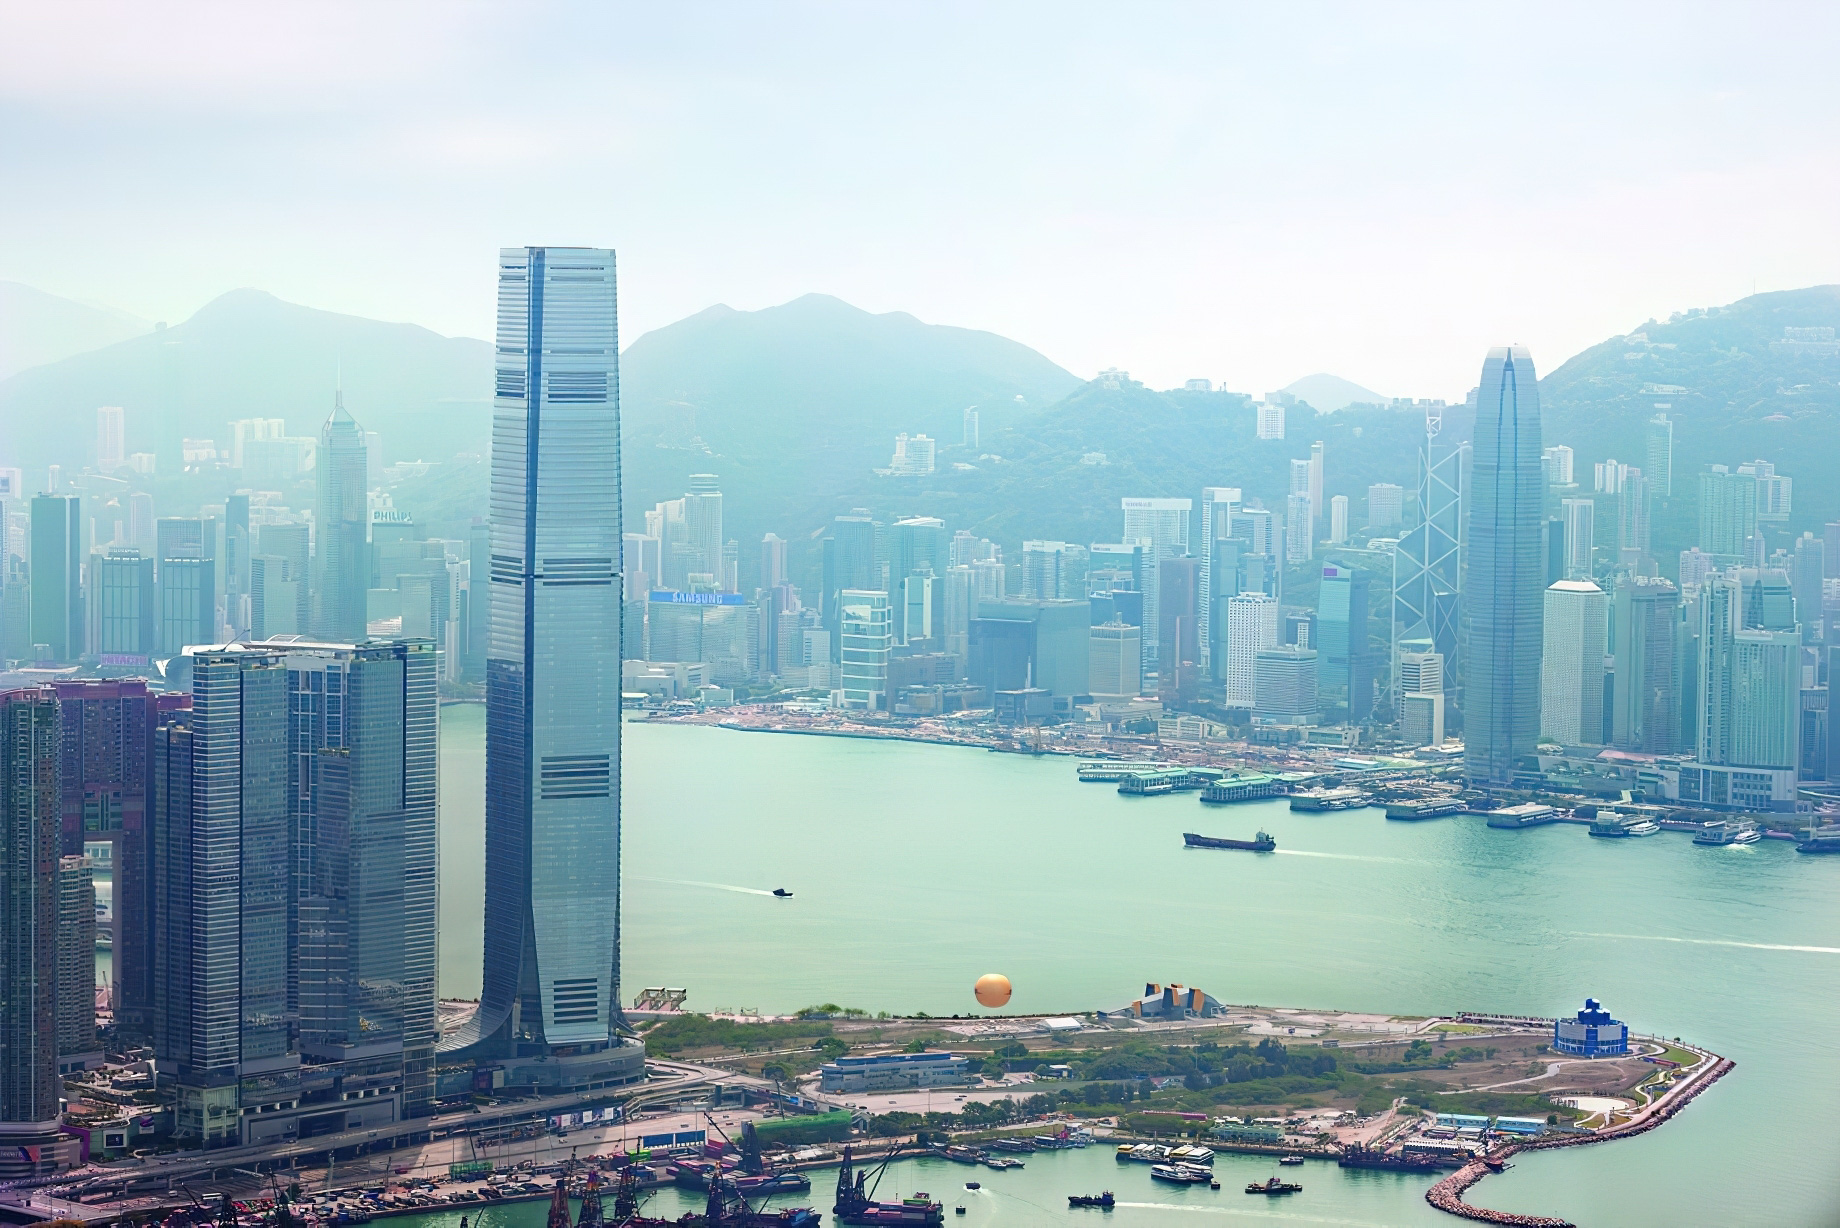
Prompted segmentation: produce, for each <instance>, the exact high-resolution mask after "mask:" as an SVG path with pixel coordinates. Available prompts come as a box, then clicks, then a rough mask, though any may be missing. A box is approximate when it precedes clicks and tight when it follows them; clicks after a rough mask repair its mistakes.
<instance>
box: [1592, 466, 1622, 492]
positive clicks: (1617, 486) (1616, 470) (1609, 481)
mask: <svg viewBox="0 0 1840 1228" xmlns="http://www.w3.org/2000/svg"><path fill="white" fill-rule="evenodd" d="M1628 472H1629V466H1628V465H1625V464H1624V463H1623V462H1621V461H1619V460H1617V459H1616V458H1615V457H1611V458H1610V459H1609V460H1602V461H1598V462H1597V464H1596V465H1595V466H1594V468H1593V481H1594V483H1595V485H1594V486H1593V487H1592V489H1594V490H1595V491H1596V492H1597V493H1598V494H1600V495H1614V494H1620V493H1622V489H1623V478H1624V476H1625V475H1626V474H1628Z"/></svg>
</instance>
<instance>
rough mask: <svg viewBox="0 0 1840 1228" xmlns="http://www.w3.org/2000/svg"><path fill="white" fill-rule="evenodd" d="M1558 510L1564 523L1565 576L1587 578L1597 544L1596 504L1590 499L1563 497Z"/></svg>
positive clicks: (1571, 578)
mask: <svg viewBox="0 0 1840 1228" xmlns="http://www.w3.org/2000/svg"><path fill="white" fill-rule="evenodd" d="M1560 510H1561V513H1562V517H1561V518H1562V520H1563V522H1564V525H1565V577H1566V579H1568V580H1589V579H1590V578H1591V561H1592V552H1593V551H1594V550H1595V549H1596V545H1597V542H1596V532H1597V528H1596V517H1597V505H1596V503H1594V502H1593V501H1592V500H1590V499H1565V500H1563V501H1562V502H1561V503H1560Z"/></svg>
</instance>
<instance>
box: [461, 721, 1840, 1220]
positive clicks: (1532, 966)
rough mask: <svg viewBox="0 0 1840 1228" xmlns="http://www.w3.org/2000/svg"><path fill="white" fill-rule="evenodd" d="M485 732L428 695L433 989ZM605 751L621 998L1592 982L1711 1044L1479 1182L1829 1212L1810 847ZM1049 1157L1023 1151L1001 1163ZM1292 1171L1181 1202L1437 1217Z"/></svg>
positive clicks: (1022, 995)
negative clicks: (1659, 1084) (1627, 1123)
mask: <svg viewBox="0 0 1840 1228" xmlns="http://www.w3.org/2000/svg"><path fill="white" fill-rule="evenodd" d="M483 725H484V722H483V715H482V712H481V710H480V709H479V708H477V707H475V706H454V707H449V708H448V709H446V710H445V712H444V716H443V723H442V727H443V745H442V781H443V795H442V808H443V809H442V819H443V831H442V858H443V860H442V891H443V897H442V922H443V934H442V958H443V967H442V987H443V992H444V993H447V994H451V995H456V996H473V995H474V994H476V993H477V991H478V981H479V941H480V936H479V935H480V929H479V925H480V921H479V919H480V915H481V912H480V910H481V906H482V905H481V901H482V898H483V876H482V861H483V801H482V794H483V790H482V787H481V786H482V783H483V769H482V767H481V764H480V761H481V758H482V756H483ZM623 775H624V792H623V798H624V810H623V825H624V826H623V840H624V849H623V854H622V860H623V884H624V905H623V945H624V966H623V970H622V983H623V986H624V987H625V991H626V996H627V997H628V998H630V997H631V995H632V993H634V992H636V991H637V990H638V988H640V987H641V986H644V985H662V984H669V985H674V986H678V985H680V986H684V987H686V988H687V989H688V990H689V991H690V1001H689V1005H690V1006H691V1007H692V1008H693V1009H702V1010H711V1009H717V1008H752V1009H758V1010H761V1011H765V1012H774V1011H789V1010H793V1009H796V1008H797V1007H800V1006H803V1005H806V1004H808V1003H816V1002H836V1003H839V1004H841V1005H845V1006H858V1007H862V1008H864V1009H867V1010H870V1011H875V1010H890V1011H898V1012H912V1011H922V1010H924V1011H927V1012H929V1013H932V1014H935V1015H950V1014H952V1013H954V1012H964V1013H969V1012H971V1011H973V1010H975V1009H976V1008H975V1004H974V1003H973V1001H972V998H971V984H972V982H973V981H974V980H975V979H976V977H977V976H978V975H979V974H980V973H983V972H991V971H996V972H1002V973H1005V974H1006V975H1008V976H1009V977H1010V979H1011V980H1012V982H1013V983H1014V984H1015V987H1016V992H1015V997H1014V999H1013V1000H1012V1003H1011V1007H1012V1009H1015V1010H1019V1011H1031V1012H1033V1011H1086V1010H1092V1009H1094V1008H1103V1007H1111V1006H1116V1005H1118V1004H1120V1003H1122V1002H1123V1001H1125V1000H1126V999H1127V998H1129V997H1130V996H1131V995H1132V993H1133V992H1135V991H1137V990H1139V989H1141V987H1142V983H1143V982H1144V981H1146V980H1155V981H1182V982H1184V983H1188V984H1193V985H1197V986H1200V987H1201V988H1203V989H1205V990H1207V991H1208V992H1209V993H1212V994H1214V995H1215V996H1216V997H1219V998H1221V999H1223V1000H1226V1001H1229V1002H1244V1003H1260V1004H1275V1005H1287V1006H1302V1007H1315V1008H1335V1009H1341V1010H1360V1011H1386V1012H1395V1013H1415V1014H1429V1013H1437V1012H1445V1011H1451V1010H1457V1009H1472V1010H1490V1011H1502V1012H1515V1013H1521V1012H1524V1013H1532V1014H1543V1015H1552V1014H1558V1013H1562V1012H1570V1011H1572V1010H1576V1009H1577V1008H1578V1005H1579V1004H1580V1003H1581V1002H1582V1001H1583V999H1584V998H1585V997H1586V996H1587V995H1590V996H1594V997H1598V998H1601V999H1603V1000H1604V1002H1605V1003H1606V1005H1607V1006H1608V1007H1609V1008H1610V1009H1611V1010H1612V1011H1613V1012H1614V1013H1615V1014H1617V1016H1618V1017H1620V1018H1623V1019H1626V1020H1628V1021H1629V1023H1630V1024H1631V1025H1632V1026H1633V1027H1634V1028H1636V1029H1637V1030H1639V1031H1652V1032H1658V1033H1662V1034H1665V1035H1669V1036H1674V1035H1678V1036H1681V1037H1684V1038H1686V1039H1688V1040H1692V1041H1697V1042H1701V1043H1704V1044H1706V1045H1709V1046H1711V1047H1712V1048H1714V1049H1716V1050H1717V1051H1719V1052H1721V1053H1724V1054H1727V1055H1729V1056H1730V1057H1732V1058H1734V1059H1735V1060H1736V1062H1737V1069H1736V1070H1735V1071H1734V1072H1733V1073H1732V1074H1731V1075H1730V1076H1728V1077H1727V1078H1725V1079H1724V1080H1723V1081H1721V1082H1720V1083H1719V1084H1718V1085H1717V1086H1716V1087H1715V1088H1713V1089H1712V1090H1711V1091H1710V1092H1708V1093H1707V1094H1706V1095H1704V1096H1702V1097H1700V1098H1699V1099H1698V1100H1697V1101H1696V1102H1695V1103H1694V1104H1693V1106H1692V1107H1691V1108H1689V1109H1688V1110H1687V1111H1686V1112H1685V1113H1683V1114H1681V1116H1680V1117H1679V1118H1677V1119H1676V1120H1674V1121H1673V1122H1670V1123H1669V1124H1668V1125H1666V1126H1665V1127H1663V1128H1662V1129H1659V1130H1655V1131H1652V1132H1650V1133H1648V1134H1645V1135H1643V1136H1641V1137H1639V1138H1635V1139H1631V1140H1626V1141H1621V1142H1617V1143H1613V1144H1609V1145H1606V1146H1602V1147H1587V1148H1574V1149H1568V1150H1567V1151H1565V1152H1564V1153H1553V1154H1548V1155H1533V1156H1526V1157H1523V1158H1522V1159H1521V1160H1520V1161H1519V1162H1518V1163H1517V1166H1516V1167H1515V1168H1514V1169H1513V1170H1512V1171H1510V1172H1508V1173H1506V1174H1504V1175H1502V1176H1495V1177H1490V1178H1488V1179H1487V1180H1486V1181H1485V1182H1484V1183H1483V1184H1482V1185H1481V1186H1479V1187H1478V1188H1477V1190H1476V1192H1475V1197H1476V1200H1477V1201H1478V1202H1480V1203H1482V1204H1484V1205H1493V1206H1500V1207H1504V1208H1508V1209H1512V1210H1516V1211H1526V1212H1538V1213H1542V1214H1547V1215H1560V1216H1564V1217H1566V1218H1569V1219H1571V1220H1573V1221H1575V1222H1577V1223H1580V1224H1585V1225H1640V1224H1714V1223H1733V1224H1737V1223H1747V1224H1748V1223H1780V1224H1809V1225H1814V1224H1833V1223H1840V1096H1837V1095H1836V1091H1840V1045H1836V1044H1835V1039H1836V1030H1837V1028H1840V1021H1837V1020H1836V1012H1835V1008H1836V1005H1840V858H1834V857H1826V858H1820V857H1806V856H1800V855H1798V854H1796V853H1795V851H1794V849H1793V848H1792V847H1791V846H1790V845H1788V844H1787V843H1786V842H1780V841H1764V842H1761V843H1759V844H1754V845H1749V846H1738V847H1724V848H1708V847H1704V846H1695V845H1694V844H1693V843H1692V841H1691V840H1690V839H1689V838H1688V837H1687V836H1686V835H1684V834H1677V833H1665V834H1663V835H1662V836H1661V837H1659V838H1656V839H1651V840H1628V841H1625V840H1593V839H1590V838H1589V837H1588V836H1587V835H1586V833H1585V830H1584V829H1583V828H1582V827H1576V826H1572V825H1569V824H1553V825H1548V826H1544V827H1536V828H1532V829H1529V830H1524V831H1497V830H1491V829H1489V828H1488V827H1487V826H1485V824H1484V823H1483V821H1482V820H1481V819H1478V818H1473V817H1464V816H1459V817H1455V818H1449V819H1439V820H1433V821H1427V822H1422V823H1389V822H1387V821H1385V820H1384V819H1383V818H1382V817H1381V812H1380V811H1379V810H1377V809H1368V810H1360V811H1347V812H1340V813H1330V814H1301V813H1292V812H1291V811H1290V810H1289V809H1288V808H1287V807H1286V805H1285V804H1284V803H1283V802H1281V801H1273V802H1253V803H1246V804H1242V805H1236V806H1225V807H1203V806H1202V805H1201V804H1200V803H1199V802H1198V801H1196V800H1195V798H1194V796H1193V795H1192V794H1179V795H1175V796H1170V797H1146V798H1127V797H1121V796H1119V795H1118V793H1117V792H1116V791H1115V789H1114V788H1113V787H1110V786H1106V785H1092V784H1085V785H1083V784H1080V783H1079V782H1078V781H1077V780H1076V779H1075V775H1074V764H1073V762H1072V761H1071V760H1068V759H1065V758H1059V757H1042V758H1030V757H1025V756H1016V755H1004V754H993V753H990V752H985V751H977V750H967V749H960V748H948V747H937V746H927V745H920V744H913V743H901V742H877V741H864V740H856V739H837V738H823V737H799V736H788V735H773V734H757V733H740V732H733V731H728V730H722V729H716V728H710V727H698V726H658V725H648V724H643V723H632V724H629V725H628V726H627V729H626V747H625V754H624V758H623ZM1261 828H1262V829H1264V830H1265V831H1268V832H1270V833H1272V835H1273V836H1275V837H1276V839H1277V842H1278V851H1277V852H1276V853H1271V854H1257V853H1245V852H1223V851H1212V850H1202V849H1184V848H1183V847H1182V839H1181V834H1182V833H1183V832H1184V831H1199V832H1203V833H1205V834H1210V835H1224V836H1250V835H1251V834H1252V833H1253V832H1255V831H1257V830H1259V829H1261ZM776 887H785V888H787V889H789V890H791V891H793V892H794V897H793V898H792V899H790V900H778V899H774V898H773V896H772V895H771V892H772V890H773V889H774V888H776ZM1088 1154H1092V1153H1088ZM1060 1159H1061V1157H1041V1158H1038V1159H1037V1160H1032V1161H1031V1164H1030V1167H1029V1169H1027V1170H1025V1171H1026V1173H1027V1174H1028V1175H1027V1177H1026V1178H1025V1180H1026V1182H1027V1183H1028V1187H1029V1188H1030V1189H1034V1188H1035V1187H1034V1182H1035V1180H1036V1176H1035V1174H1037V1173H1041V1172H1044V1171H1046V1170H1047V1169H1048V1168H1049V1167H1050V1166H1052V1165H1054V1164H1056V1163H1058V1162H1059V1161H1060ZM1093 1162H1094V1163H1097V1161H1096V1160H1095V1161H1093ZM1111 1164H1112V1161H1111V1160H1110V1158H1109V1156H1107V1157H1105V1158H1104V1166H1103V1167H1102V1169H1101V1170H1099V1171H1095V1172H1094V1173H1093V1174H1091V1175H1088V1174H1087V1173H1085V1172H1084V1171H1081V1172H1078V1173H1075V1172H1074V1170H1072V1169H1070V1170H1069V1174H1070V1175H1069V1178H1068V1182H1056V1183H1055V1184H1054V1186H1053V1188H1052V1189H1047V1188H1043V1189H1041V1190H1038V1191H1037V1194H1039V1195H1040V1197H1037V1196H1036V1194H1031V1195H1030V1196H1029V1197H1030V1198H1032V1199H1034V1200H1035V1201H1037V1202H1041V1203H1042V1204H1043V1206H1044V1207H1050V1208H1052V1211H1051V1214H1052V1216H1053V1218H1052V1219H1041V1218H1028V1217H1026V1216H1024V1217H1021V1218H1013V1219H1007V1220H998V1219H990V1220H988V1221H986V1222H992V1223H997V1222H1008V1223H1025V1222H1027V1223H1039V1222H1058V1221H1059V1220H1061V1219H1063V1218H1066V1217H1069V1216H1070V1215H1071V1214H1073V1213H1070V1212H1068V1211H1067V1210H1066V1208H1065V1203H1064V1196H1065V1195H1066V1194H1068V1193H1077V1192H1094V1191H1086V1190H1085V1189H1084V1188H1083V1187H1084V1185H1090V1184H1093V1182H1094V1181H1098V1182H1100V1183H1101V1185H1100V1186H1096V1187H1095V1191H1096V1189H1097V1188H1103V1182H1104V1180H1105V1178H1104V1176H1103V1175H1102V1174H1103V1173H1109V1172H1111V1168H1110V1167H1109V1166H1110V1165H1111ZM967 1171H968V1170H967ZM1223 1171H1224V1170H1223ZM1305 1171H1306V1172H1307V1173H1311V1174H1313V1175H1314V1183H1313V1184H1312V1182H1311V1180H1309V1179H1306V1180H1305V1185H1306V1192H1305V1193H1304V1194H1303V1195H1300V1196H1298V1197H1296V1198H1293V1199H1288V1200H1284V1201H1283V1202H1282V1203H1281V1204H1273V1205H1269V1206H1268V1205H1266V1204H1265V1203H1264V1201H1263V1200H1260V1205H1258V1206H1254V1207H1244V1206H1241V1205H1240V1203H1239V1202H1235V1201H1234V1200H1235V1199H1237V1200H1240V1202H1251V1201H1252V1200H1251V1199H1250V1198H1247V1197H1246V1196H1245V1195H1243V1194H1240V1193H1238V1192H1237V1187H1235V1186H1229V1187H1228V1189H1226V1190H1223V1191H1222V1192H1221V1193H1220V1194H1214V1195H1212V1199H1213V1201H1211V1202H1209V1203H1207V1205H1206V1210H1207V1211H1208V1212H1210V1213H1213V1214H1216V1215H1227V1216H1230V1217H1235V1218H1244V1219H1246V1220H1247V1221H1248V1222H1250V1221H1251V1220H1254V1219H1265V1218H1274V1217H1276V1218H1285V1219H1293V1220H1297V1221H1299V1222H1305V1223H1308V1222H1318V1223H1337V1224H1376V1225H1378V1224H1388V1225H1390V1224H1416V1223H1434V1222H1439V1223H1453V1222H1455V1221H1452V1220H1450V1219H1449V1218H1448V1217H1445V1216H1442V1215H1440V1214H1438V1213H1437V1212H1434V1211H1432V1210H1431V1209H1430V1208H1429V1207H1426V1206H1425V1205H1424V1203H1423V1202H1422V1194H1423V1187H1424V1185H1425V1182H1424V1181H1423V1180H1422V1179H1417V1178H1406V1177H1397V1176H1393V1175H1390V1174H1353V1173H1342V1172H1341V1171H1340V1170H1329V1169H1326V1168H1324V1169H1320V1170H1319V1169H1317V1168H1316V1167H1315V1166H1312V1167H1311V1168H1310V1169H1307V1170H1305ZM948 1175H949V1174H948ZM1020 1175H1021V1174H992V1177H993V1178H996V1179H999V1180H1001V1179H1006V1178H1010V1177H1012V1176H1020ZM1076 1176H1077V1177H1078V1178H1079V1179H1078V1180H1077V1181H1076V1180H1074V1178H1075V1177H1076ZM1248 1179H1250V1178H1249V1177H1239V1178H1238V1181H1239V1184H1240V1185H1243V1184H1244V1182H1245V1181H1246V1180H1248ZM944 1181H945V1177H941V1178H940V1179H939V1182H938V1183H939V1184H942V1185H943V1183H944ZM962 1181H963V1178H962V1177H961V1178H959V1185H962ZM1146 1182H1147V1178H1146ZM821 1184H822V1181H821V1180H820V1185H821ZM1223 1184H1225V1182H1223ZM908 1188H912V1186H911V1185H910V1186H909V1187H908ZM920 1188H932V1187H931V1186H929V1185H926V1184H924V1183H923V1182H922V1183H921V1185H920ZM1331 1190H1334V1191H1336V1193H1335V1194H1334V1196H1333V1197H1331V1195H1330V1193H1329V1191H1331ZM934 1192H935V1193H939V1192H940V1191H939V1190H934ZM1229 1192H1231V1193H1232V1197H1231V1198H1228V1197H1227V1195H1228V1193H1229ZM1209 1193H1210V1194H1212V1192H1211V1191H1210V1192H1209ZM1050 1194H1052V1195H1053V1197H1049V1195H1050ZM1057 1199H1060V1200H1062V1201H1060V1202H1059V1203H1058V1205H1057V1203H1056V1200H1057ZM1131 1200H1132V1201H1151V1202H1155V1203H1158V1204H1159V1205H1165V1204H1166V1205H1168V1206H1171V1207H1174V1206H1175V1205H1176V1204H1178V1203H1182V1202H1183V1200H1182V1199H1180V1198H1179V1197H1177V1196H1176V1195H1175V1194H1173V1193H1167V1192H1162V1191H1158V1193H1157V1196H1156V1197H1154V1198H1147V1199H1139V1198H1137V1197H1136V1196H1135V1195H1133V1196H1132V1199H1131ZM817 1201H818V1202H819V1203H820V1204H821V1205H825V1206H828V1202H826V1201H824V1199H823V1198H822V1197H821V1196H820V1198H819V1199H818V1200H817ZM991 1205H992V1207H993V1208H995V1207H996V1206H998V1205H1000V1204H999V1203H998V1202H997V1201H996V1200H994V1199H993V1200H992V1204H991ZM1018 1205H1020V1204H1018ZM1202 1209H1203V1208H1202V1207H1201V1206H1200V1205H1197V1206H1196V1207H1194V1208H1192V1210H1194V1211H1195V1212H1197V1213H1199V1212H1200V1211H1201V1210H1202ZM1180 1213H1181V1212H1179V1211H1177V1210H1156V1209H1134V1210H1132V1211H1131V1215H1132V1216H1133V1217H1135V1216H1137V1215H1139V1214H1142V1215H1145V1216H1148V1217H1150V1218H1156V1219H1158V1220H1159V1222H1160V1221H1161V1220H1162V1219H1163V1218H1171V1217H1175V1216H1177V1215H1179V1214H1180ZM506 1214H517V1213H516V1212H507V1213H506ZM532 1214H536V1215H538V1216H540V1214H541V1213H540V1211H537V1212H532ZM989 1214H992V1215H995V1214H997V1212H996V1211H995V1210H994V1209H993V1210H992V1211H990V1212H989ZM1017 1214H1018V1215H1020V1214H1021V1213H1020V1212H1018V1213H1017ZM1030 1214H1031V1215H1049V1214H1050V1212H1049V1211H1045V1210H1044V1211H1040V1212H1031V1213H1030ZM507 1222H509V1221H507ZM518 1222H519V1223H521V1222H522V1221H521V1220H520V1221H518ZM1069 1222H1071V1221H1069ZM1111 1222H1116V1223H1122V1222H1127V1221H1126V1220H1124V1219H1123V1218H1122V1213H1118V1212H1115V1213H1114V1217H1113V1219H1112V1221H1111ZM454 1223H455V1224H457V1223H458V1217H457V1216H456V1217H454ZM481 1228H493V1225H492V1224H490V1223H482V1224H481Z"/></svg>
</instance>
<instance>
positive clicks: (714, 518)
mask: <svg viewBox="0 0 1840 1228" xmlns="http://www.w3.org/2000/svg"><path fill="white" fill-rule="evenodd" d="M684 528H685V530H686V532H687V533H688V534H689V541H688V543H687V550H688V561H687V562H686V563H685V565H684V571H685V572H686V573H693V574H705V573H706V574H708V575H710V576H713V577H715V585H716V589H717V590H718V591H720V592H731V591H733V590H732V589H730V588H729V586H728V585H727V584H725V583H724V582H723V580H724V576H723V568H722V543H723V542H724V541H726V540H727V539H726V538H725V537H723V536H722V491H721V488H720V487H719V486H717V484H716V475H715V474H713V473H693V474H691V475H690V489H689V490H688V491H686V492H685V493H684Z"/></svg>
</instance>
